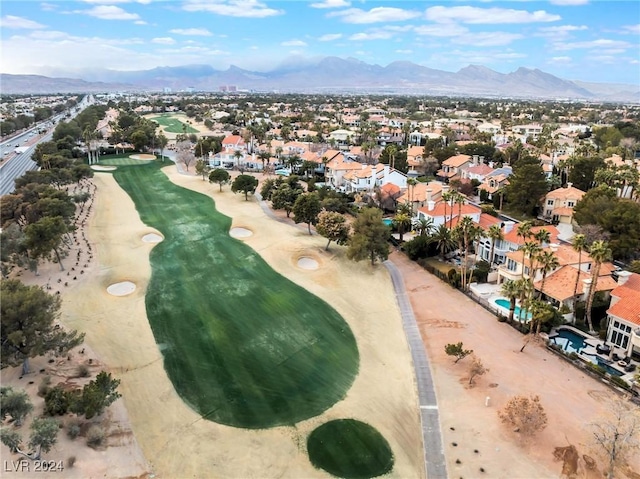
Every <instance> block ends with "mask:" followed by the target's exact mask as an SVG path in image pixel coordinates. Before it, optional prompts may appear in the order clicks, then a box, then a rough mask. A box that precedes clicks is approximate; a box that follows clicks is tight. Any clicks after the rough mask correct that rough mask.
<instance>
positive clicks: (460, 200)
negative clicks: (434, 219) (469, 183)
mask: <svg viewBox="0 0 640 479" xmlns="http://www.w3.org/2000/svg"><path fill="white" fill-rule="evenodd" d="M452 199H453V202H454V203H457V204H458V222H460V220H461V219H462V205H464V202H465V201H466V198H465V196H464V195H463V194H462V193H460V192H458V191H455V192H454V193H453V198H452ZM452 206H453V205H452ZM451 216H453V214H452V215H451Z"/></svg>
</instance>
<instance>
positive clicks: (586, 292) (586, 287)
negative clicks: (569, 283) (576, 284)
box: [582, 279, 591, 297]
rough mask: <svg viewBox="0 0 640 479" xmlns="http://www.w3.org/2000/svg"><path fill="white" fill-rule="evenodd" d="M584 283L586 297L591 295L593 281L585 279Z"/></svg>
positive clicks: (583, 289)
mask: <svg viewBox="0 0 640 479" xmlns="http://www.w3.org/2000/svg"><path fill="white" fill-rule="evenodd" d="M582 282H583V283H584V286H582V294H584V295H585V297H586V296H587V295H588V294H589V288H590V287H591V279H583V280H582Z"/></svg>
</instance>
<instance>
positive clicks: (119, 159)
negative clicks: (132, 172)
mask: <svg viewBox="0 0 640 479" xmlns="http://www.w3.org/2000/svg"><path fill="white" fill-rule="evenodd" d="M134 154H135V153H127V154H126V155H124V156H122V155H113V156H101V157H100V161H99V164H101V165H105V166H130V165H138V166H140V165H143V164H145V163H147V162H148V161H149V160H135V159H133V158H129V155H134Z"/></svg>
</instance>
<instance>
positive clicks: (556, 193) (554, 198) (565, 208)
mask: <svg viewBox="0 0 640 479" xmlns="http://www.w3.org/2000/svg"><path fill="white" fill-rule="evenodd" d="M584 195H585V192H584V191H582V190H580V189H578V188H574V187H573V185H572V183H567V186H565V187H564V188H557V189H555V190H553V191H550V192H549V193H547V195H546V196H545V198H544V210H543V211H544V217H545V219H547V220H549V221H551V222H553V223H563V224H571V222H572V219H573V208H574V207H575V206H576V203H578V201H580V200H581V199H582V197H583V196H584Z"/></svg>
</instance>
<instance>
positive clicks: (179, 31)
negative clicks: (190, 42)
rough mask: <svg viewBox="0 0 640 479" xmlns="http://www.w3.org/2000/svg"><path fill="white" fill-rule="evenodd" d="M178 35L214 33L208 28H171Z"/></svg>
mask: <svg viewBox="0 0 640 479" xmlns="http://www.w3.org/2000/svg"><path fill="white" fill-rule="evenodd" d="M169 32H171V33H175V34H176V35H189V36H193V37H198V36H199V37H210V36H211V35H212V33H211V32H210V31H209V30H207V29H206V28H174V29H172V30H169Z"/></svg>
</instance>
